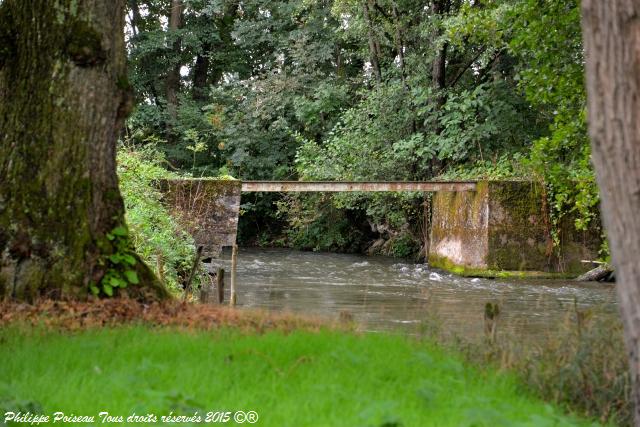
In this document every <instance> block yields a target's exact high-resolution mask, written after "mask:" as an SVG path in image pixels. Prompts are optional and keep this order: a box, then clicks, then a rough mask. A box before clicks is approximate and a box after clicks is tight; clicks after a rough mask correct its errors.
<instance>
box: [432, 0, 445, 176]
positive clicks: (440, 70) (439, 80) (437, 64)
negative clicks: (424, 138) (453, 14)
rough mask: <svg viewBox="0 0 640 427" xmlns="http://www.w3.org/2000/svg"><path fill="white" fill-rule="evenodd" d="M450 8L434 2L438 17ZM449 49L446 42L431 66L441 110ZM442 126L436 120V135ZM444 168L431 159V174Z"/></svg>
mask: <svg viewBox="0 0 640 427" xmlns="http://www.w3.org/2000/svg"><path fill="white" fill-rule="evenodd" d="M448 10H449V2H448V1H447V0H436V1H434V3H433V13H434V15H437V16H438V17H440V16H442V15H444V14H445V13H447V12H448ZM440 34H441V32H440V31H439V30H438V32H436V34H435V35H434V37H435V38H436V39H437V38H438V37H439V36H440ZM447 49H448V44H447V43H444V44H443V45H442V46H441V47H440V48H439V49H438V52H437V54H436V57H435V59H434V60H433V64H432V66H431V86H432V87H433V90H434V92H435V94H436V95H435V105H436V109H437V110H440V109H441V108H442V107H443V106H444V104H445V102H446V97H445V93H444V90H445V88H446V85H447ZM442 130H443V129H442V126H441V125H440V123H439V122H437V121H436V123H435V124H434V132H435V134H436V135H440V134H441V133H442ZM440 169H442V162H441V161H440V159H438V158H437V157H434V158H433V159H432V160H431V176H432V177H433V176H435V175H437V174H438V173H439V172H440Z"/></svg>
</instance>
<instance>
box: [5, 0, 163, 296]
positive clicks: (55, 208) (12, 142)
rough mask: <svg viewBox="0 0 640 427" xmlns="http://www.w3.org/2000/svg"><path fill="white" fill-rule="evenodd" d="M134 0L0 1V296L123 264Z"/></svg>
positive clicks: (64, 288)
mask: <svg viewBox="0 0 640 427" xmlns="http://www.w3.org/2000/svg"><path fill="white" fill-rule="evenodd" d="M124 3H125V1H124V0H59V1H57V2H50V1H38V2H25V1H22V0H4V1H3V2H2V3H0V182H1V183H2V185H0V298H2V297H13V298H16V299H22V300H33V299H36V298H38V297H40V296H48V297H75V298H83V297H86V295H87V293H88V289H89V286H90V285H91V284H97V283H99V281H100V280H101V278H102V277H103V276H104V274H105V272H106V271H107V270H108V269H110V268H112V267H113V266H112V265H111V264H110V263H109V260H108V258H107V257H108V255H110V254H113V253H114V252H116V250H117V249H116V248H115V247H114V245H113V243H112V241H110V240H109V239H108V238H107V234H108V233H109V232H110V231H112V230H114V229H115V228H116V227H123V226H124V206H123V202H122V198H121V196H120V191H119V188H118V180H117V176H116V164H115V149H116V139H117V133H118V131H119V130H120V129H121V127H122V124H123V122H124V119H125V118H126V116H127V115H128V113H129V111H130V109H131V106H132V96H131V89H130V86H129V84H128V82H127V73H126V65H125V48H124V31H123V29H124ZM135 269H137V272H138V275H139V276H140V279H141V281H142V283H144V284H145V286H150V287H151V288H153V289H154V295H156V296H164V295H166V291H165V290H164V288H162V286H160V285H159V283H158V282H157V280H156V279H155V278H154V276H153V274H152V273H151V271H150V270H149V269H148V268H147V267H146V266H145V265H144V264H143V263H142V262H138V263H137V265H136V267H135ZM130 287H131V286H130ZM137 288H138V289H140V290H142V289H148V288H146V287H143V286H139V287H137ZM132 291H136V290H135V289H133V290H132Z"/></svg>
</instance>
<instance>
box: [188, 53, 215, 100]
mask: <svg viewBox="0 0 640 427" xmlns="http://www.w3.org/2000/svg"><path fill="white" fill-rule="evenodd" d="M210 53H211V44H210V43H204V44H203V45H202V52H201V53H199V54H198V55H197V56H196V65H195V66H194V67H193V95H192V96H193V99H194V101H200V102H204V101H206V100H207V98H208V97H209V94H208V87H209V63H210V60H209V54H210Z"/></svg>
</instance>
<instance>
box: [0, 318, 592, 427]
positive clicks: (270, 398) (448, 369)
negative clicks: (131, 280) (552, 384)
mask: <svg viewBox="0 0 640 427" xmlns="http://www.w3.org/2000/svg"><path fill="white" fill-rule="evenodd" d="M0 340H1V341H2V342H3V345H2V347H1V348H0V357H1V358H2V361H3V363H2V365H1V366H0V379H2V385H1V386H0V402H2V403H1V405H0V406H2V409H3V412H6V411H22V412H27V411H30V412H32V413H35V414H53V413H55V412H62V413H64V414H65V415H67V416H70V415H71V414H74V415H76V416H94V417H95V422H96V423H99V420H100V418H101V417H100V416H99V415H98V414H99V413H100V412H108V413H109V415H111V416H115V417H119V416H122V417H123V420H125V421H126V419H127V417H128V416H130V415H133V414H136V415H147V414H153V415H155V417H156V418H157V424H169V422H168V421H167V420H166V419H165V422H162V419H161V417H162V416H170V415H174V416H187V417H195V418H191V420H192V421H197V420H198V417H199V419H201V420H206V418H207V416H209V417H211V418H214V417H216V416H218V417H220V415H215V413H216V412H217V413H225V412H230V413H231V414H233V415H231V417H233V416H234V415H235V414H236V413H237V411H244V413H246V414H249V412H250V411H253V412H254V413H255V414H257V416H258V417H259V419H258V422H257V423H255V424H256V425H261V426H329V425H330V426H359V425H362V426H401V425H402V426H461V425H511V424H516V425H523V426H524V425H531V426H537V425H547V424H548V425H557V426H572V425H592V424H590V423H588V422H585V421H579V420H577V419H574V418H571V417H568V416H564V415H562V414H561V411H560V410H558V409H557V408H554V407H553V406H551V405H549V404H545V403H543V402H541V401H539V400H537V399H535V398H532V397H531V396H529V395H528V394H527V393H525V392H523V390H522V389H521V387H520V386H519V385H518V383H517V381H516V380H515V379H514V378H513V377H512V376H509V375H505V374H497V373H495V372H493V371H491V370H487V371H479V370H477V369H474V368H471V367H470V366H468V365H466V364H464V363H463V362H462V361H461V360H460V358H459V357H456V356H454V355H452V354H451V353H448V352H444V351H442V350H439V349H437V348H435V347H434V346H432V345H428V344H426V343H418V342H415V341H410V340H407V339H405V338H402V337H399V336H391V335H372V334H365V335H356V334H352V333H346V332H339V331H330V330H322V331H318V332H310V331H295V332H292V333H289V334H285V333H282V332H275V331H272V332H268V333H265V334H255V333H248V332H241V331H238V330H236V329H228V328H225V329H221V330H218V331H215V332H212V331H209V332H206V331H198V332H196V331H192V332H185V331H178V330H175V329H170V328H169V329H165V328H154V327H151V326H121V327H113V328H105V329H89V330H83V331H81V332H76V333H71V334H70V333H68V332H60V331H48V332H46V333H43V331H41V330H31V331H25V330H21V329H18V328H8V329H7V328H5V329H3V330H2V331H0ZM252 416H253V415H252ZM52 417H53V415H52ZM185 420H187V419H185ZM134 424H135V423H130V422H125V423H124V425H134ZM186 424H187V425H193V424H196V423H195V422H192V423H186ZM228 424H230V425H238V424H240V423H235V422H234V421H233V419H231V420H230V421H229V423H228ZM183 425H185V424H183Z"/></svg>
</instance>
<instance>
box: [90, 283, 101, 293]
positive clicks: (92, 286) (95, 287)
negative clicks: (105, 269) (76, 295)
mask: <svg viewBox="0 0 640 427" xmlns="http://www.w3.org/2000/svg"><path fill="white" fill-rule="evenodd" d="M89 289H90V290H91V293H92V294H94V295H98V294H99V293H100V289H99V288H98V287H97V286H96V285H91V286H89Z"/></svg>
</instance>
